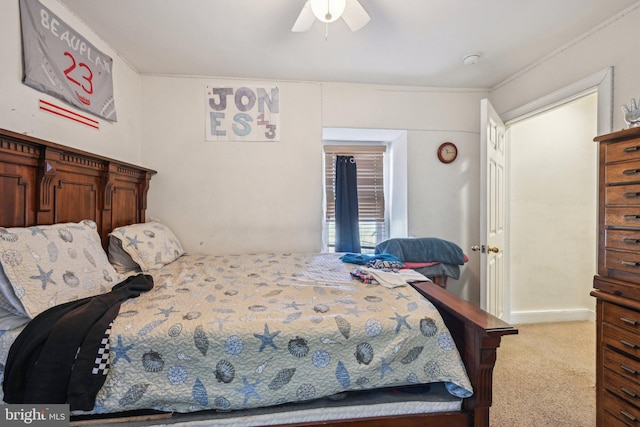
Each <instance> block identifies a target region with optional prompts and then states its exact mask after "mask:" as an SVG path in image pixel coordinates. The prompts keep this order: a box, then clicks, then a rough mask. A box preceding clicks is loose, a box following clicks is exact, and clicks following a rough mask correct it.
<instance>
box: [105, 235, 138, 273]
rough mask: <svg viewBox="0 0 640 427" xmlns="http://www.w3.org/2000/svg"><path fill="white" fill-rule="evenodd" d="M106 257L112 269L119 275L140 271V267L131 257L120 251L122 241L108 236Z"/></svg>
mask: <svg viewBox="0 0 640 427" xmlns="http://www.w3.org/2000/svg"><path fill="white" fill-rule="evenodd" d="M107 255H108V256H109V262H110V263H111V265H113V268H115V270H116V271H117V272H118V273H120V274H127V273H130V272H140V271H142V269H141V268H140V265H139V264H138V263H137V262H135V261H134V260H133V258H131V255H129V254H128V253H127V252H126V251H125V250H124V249H122V240H120V239H118V238H117V237H115V236H111V235H110V236H109V247H108V248H107Z"/></svg>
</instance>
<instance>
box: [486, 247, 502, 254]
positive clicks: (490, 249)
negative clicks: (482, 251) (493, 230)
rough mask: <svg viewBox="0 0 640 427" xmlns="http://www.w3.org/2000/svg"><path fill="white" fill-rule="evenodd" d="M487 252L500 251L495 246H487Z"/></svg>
mask: <svg viewBox="0 0 640 427" xmlns="http://www.w3.org/2000/svg"><path fill="white" fill-rule="evenodd" d="M487 252H493V253H496V254H497V253H498V252H500V249H499V248H496V247H495V246H487Z"/></svg>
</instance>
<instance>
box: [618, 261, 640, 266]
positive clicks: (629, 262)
mask: <svg viewBox="0 0 640 427" xmlns="http://www.w3.org/2000/svg"><path fill="white" fill-rule="evenodd" d="M620 263H622V265H626V266H627V267H640V263H638V262H634V261H625V260H622V261H620Z"/></svg>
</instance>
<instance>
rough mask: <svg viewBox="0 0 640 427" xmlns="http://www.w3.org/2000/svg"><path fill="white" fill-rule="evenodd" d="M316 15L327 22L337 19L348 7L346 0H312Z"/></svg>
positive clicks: (312, 7)
mask: <svg viewBox="0 0 640 427" xmlns="http://www.w3.org/2000/svg"><path fill="white" fill-rule="evenodd" d="M310 3H311V10H312V11H313V14H314V15H315V17H316V18H317V19H318V20H319V21H321V22H325V23H327V24H329V23H331V22H335V21H337V20H338V19H339V18H340V17H341V16H342V14H343V13H344V9H345V7H346V4H347V2H346V0H310Z"/></svg>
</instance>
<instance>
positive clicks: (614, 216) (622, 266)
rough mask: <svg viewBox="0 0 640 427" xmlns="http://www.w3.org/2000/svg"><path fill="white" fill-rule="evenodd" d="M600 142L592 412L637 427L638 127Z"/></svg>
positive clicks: (602, 420)
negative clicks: (595, 335)
mask: <svg viewBox="0 0 640 427" xmlns="http://www.w3.org/2000/svg"><path fill="white" fill-rule="evenodd" d="M595 140H596V141H598V142H599V143H600V164H599V203H598V205H599V206H598V274H597V275H596V276H595V278H594V281H593V287H594V288H596V290H595V291H593V292H592V293H591V294H592V295H593V296H595V297H596V298H597V303H596V321H597V334H598V335H597V341H596V345H597V353H596V354H597V360H596V410H597V425H598V426H603V427H604V426H618V425H620V426H636V425H637V426H640V128H633V129H626V130H623V131H620V132H615V133H612V134H609V135H603V136H601V137H597V138H595Z"/></svg>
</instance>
